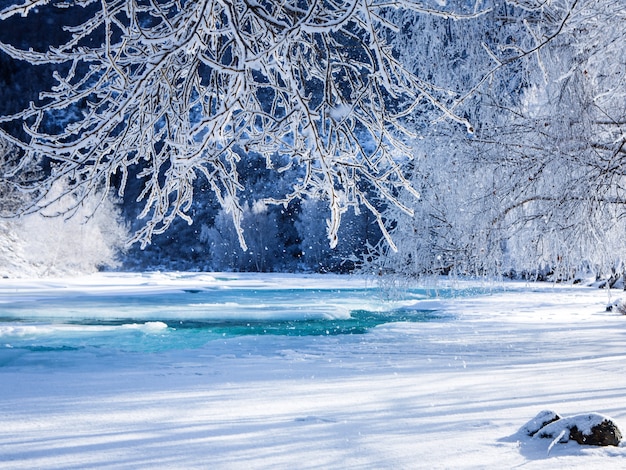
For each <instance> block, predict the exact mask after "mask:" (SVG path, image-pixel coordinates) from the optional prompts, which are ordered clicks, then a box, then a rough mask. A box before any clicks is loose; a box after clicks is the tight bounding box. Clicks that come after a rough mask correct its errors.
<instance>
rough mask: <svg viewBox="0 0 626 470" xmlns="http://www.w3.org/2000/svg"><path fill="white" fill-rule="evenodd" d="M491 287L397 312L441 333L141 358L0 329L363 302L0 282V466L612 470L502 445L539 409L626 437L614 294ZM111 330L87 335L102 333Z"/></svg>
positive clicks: (147, 325) (230, 279) (332, 280)
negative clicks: (162, 310) (216, 303)
mask: <svg viewBox="0 0 626 470" xmlns="http://www.w3.org/2000/svg"><path fill="white" fill-rule="evenodd" d="M457 286H460V287H464V286H466V284H464V283H462V282H459V283H457ZM505 287H506V289H505V290H502V289H499V288H494V289H484V290H483V291H482V293H478V294H476V295H473V296H460V297H453V298H443V297H441V298H437V299H422V298H420V297H419V296H418V297H416V298H414V299H412V300H410V301H406V300H405V301H404V303H403V308H405V309H411V308H413V309H415V310H416V311H417V310H423V309H432V310H436V311H438V312H440V313H441V314H442V315H443V316H442V319H441V321H427V322H404V321H403V322H398V321H396V322H391V323H382V324H378V325H377V326H374V327H372V328H371V329H369V331H368V332H366V333H365V334H336V335H324V334H321V335H308V336H288V335H274V334H267V335H253V334H247V335H241V336H236V335H235V336H230V337H229V336H226V337H223V338H215V339H212V340H210V341H207V342H205V343H201V344H194V345H190V347H189V348H188V349H185V348H181V347H178V348H172V349H167V348H163V349H159V350H151V351H147V352H146V351H142V350H140V348H139V349H136V350H133V349H132V348H131V349H128V348H115V347H112V346H111V345H112V344H113V343H103V345H102V346H98V347H83V348H48V349H46V348H41V349H37V348H31V349H25V348H23V347H21V346H19V344H22V343H19V341H21V340H20V339H19V338H20V337H21V338H24V336H28V335H38V334H41V329H42V328H43V329H46V328H47V329H48V331H49V334H50V335H52V336H55V335H59V334H61V335H63V334H68V331H67V330H68V329H70V330H71V328H72V327H79V328H87V329H89V327H91V328H96V326H93V325H82V326H81V325H74V324H71V323H63V322H55V321H53V319H50V318H46V319H39V320H38V321H16V320H15V319H13V318H10V317H12V316H15V315H16V314H17V313H16V312H18V311H19V310H20V309H22V310H24V309H31V310H33V311H34V310H35V306H37V305H39V304H42V305H43V304H45V302H51V303H50V304H45V305H52V304H54V305H56V306H57V307H58V306H59V305H62V303H63V300H67V302H68V304H70V303H72V302H74V301H75V299H76V298H81V299H82V298H84V297H85V296H94V298H97V299H98V302H104V301H105V300H106V298H109V299H110V301H111V302H113V303H114V302H115V299H116V298H117V297H118V296H119V295H127V296H130V298H139V297H141V296H148V297H150V296H154V295H163V294H164V293H168V292H180V291H189V290H196V289H213V288H216V289H218V290H228V289H248V288H254V289H258V290H259V291H261V290H263V289H271V290H276V289H278V290H280V289H285V290H289V289H290V290H293V289H305V288H309V289H310V288H319V289H363V288H366V289H373V290H375V289H376V287H375V285H374V284H373V283H372V282H371V281H368V280H366V279H363V278H352V277H340V276H292V275H290V276H287V275H235V274H225V275H220V274H215V275H206V274H185V275H183V274H167V273H164V274H150V275H130V274H128V275H112V274H100V275H97V276H91V277H86V278H81V279H58V280H12V279H3V280H0V317H1V322H0V346H2V347H1V348H0V396H1V397H2V398H1V399H0V420H1V422H2V426H0V467H1V468H11V469H22V468H23V469H32V468H63V469H71V468H103V467H104V468H120V469H124V468H126V469H137V468H148V467H152V468H180V469H192V468H212V469H237V468H244V469H254V468H268V469H269V468H272V469H281V468H284V469H294V468H298V469H300V468H302V469H306V468H362V469H381V468H393V469H403V468H405V469H413V468H431V469H435V468H524V469H534V468H580V469H589V468H623V467H626V448H625V447H624V446H620V447H603V448H600V447H585V446H580V445H578V444H576V443H574V442H568V443H563V444H561V443H557V444H555V445H553V446H552V447H551V448H550V446H551V444H552V442H551V440H550V439H533V438H530V437H524V436H523V435H522V434H521V433H519V432H518V431H519V429H520V427H522V426H523V425H524V424H525V423H527V422H528V421H529V420H530V419H532V418H533V417H534V416H535V415H536V414H537V413H538V412H539V411H541V410H545V409H550V410H554V411H556V412H557V413H559V414H560V415H561V416H571V415H579V414H583V413H590V412H597V413H601V414H603V415H606V416H609V417H611V418H612V419H613V420H615V422H616V423H617V424H618V425H619V426H621V428H622V431H624V430H626V407H625V404H626V348H625V347H624V344H625V342H626V316H623V315H620V314H618V313H614V312H607V311H606V310H605V307H606V305H607V303H608V302H609V301H611V300H614V297H615V296H617V295H619V294H620V292H619V291H613V292H612V293H610V292H607V291H603V290H597V289H592V288H588V287H567V286H553V285H536V284H529V285H525V284H514V283H511V284H506V285H505ZM477 292H480V291H477ZM610 294H612V295H613V299H611V298H609V295H610ZM103 299H105V300H103ZM358 301H359V299H358V298H357V299H354V298H352V299H350V298H345V299H343V304H342V305H341V306H340V307H341V308H342V309H348V311H350V310H353V309H354V308H357V307H356V306H357V305H358ZM364 302H369V304H368V305H369V307H370V308H371V307H372V302H373V300H372V299H371V298H367V299H364ZM394 302H398V301H394ZM18 304H19V305H18ZM16 305H17V306H16ZM115 305H118V304H115ZM291 307H293V306H291ZM291 307H290V308H291ZM329 307H335V306H329ZM55 308H56V307H55ZM116 308H118V307H116ZM209 310H210V308H209ZM56 312H57V314H58V312H59V310H56ZM35 314H36V312H35ZM111 314H112V315H113V314H114V313H111ZM7 315H8V317H7ZM98 315H103V313H102V311H101V310H100V311H99V313H98ZM194 315H196V313H194ZM35 316H36V315H35ZM144 319H145V321H144ZM123 325H125V326H124V329H125V330H126V332H127V333H128V334H132V335H135V336H131V337H128V338H126V340H125V341H142V338H144V337H150V336H151V335H163V334H165V332H166V331H167V330H168V329H170V328H168V326H167V325H166V324H165V323H164V318H159V315H157V317H156V318H151V317H150V318H149V317H148V316H145V315H143V314H142V315H141V316H140V319H139V320H137V321H135V322H127V323H123ZM119 326H121V325H106V324H102V325H100V326H98V328H102V329H103V330H106V328H109V329H110V330H111V331H113V333H114V334H115V335H117V334H120V331H121V330H120V329H119V328H118V329H116V328H117V327H119ZM81 331H82V330H81ZM106 332H107V331H101V332H98V334H105V333H106ZM81 334H82V333H81ZM90 334H91V333H90ZM20 335H21V336H20ZM11 342H16V344H17V346H15V347H11Z"/></svg>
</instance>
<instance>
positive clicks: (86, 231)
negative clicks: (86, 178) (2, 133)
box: [0, 139, 128, 277]
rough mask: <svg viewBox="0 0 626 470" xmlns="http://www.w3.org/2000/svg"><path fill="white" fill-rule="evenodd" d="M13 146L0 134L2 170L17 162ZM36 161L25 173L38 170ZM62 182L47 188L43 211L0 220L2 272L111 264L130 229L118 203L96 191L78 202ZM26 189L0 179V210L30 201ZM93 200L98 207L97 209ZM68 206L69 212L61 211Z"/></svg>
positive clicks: (39, 272)
mask: <svg viewBox="0 0 626 470" xmlns="http://www.w3.org/2000/svg"><path fill="white" fill-rule="evenodd" d="M17 155H18V154H17V153H16V151H15V149H14V148H12V147H11V146H10V145H8V144H7V143H6V142H4V141H2V140H1V139H0V162H2V168H3V170H4V171H7V172H8V171H9V170H10V169H11V168H13V167H14V166H15V165H16V164H17V163H16V160H18V156H17ZM40 172H41V169H39V168H38V167H36V166H34V167H33V168H31V169H30V171H29V172H28V173H25V174H24V177H29V176H30V175H31V174H35V175H36V174H38V173H40ZM60 185H61V182H58V183H57V185H56V186H55V187H54V188H53V189H52V191H50V192H49V193H48V198H50V200H49V201H43V202H44V203H43V204H42V206H45V209H44V210H42V212H36V213H29V214H26V215H23V216H22V217H19V218H11V219H8V218H7V219H5V220H0V275H1V276H10V277H20V276H48V275H58V274H77V273H87V272H93V271H95V270H97V269H99V268H102V267H113V266H116V264H117V262H118V257H117V256H118V254H119V252H120V250H121V249H122V248H123V246H124V244H125V241H126V239H127V238H128V232H127V230H126V227H125V224H124V223H123V222H122V221H121V218H120V214H119V207H117V206H116V205H115V204H114V203H113V202H111V201H110V200H108V199H106V198H103V197H102V196H101V195H98V194H95V195H94V196H93V197H90V198H88V199H84V200H83V201H82V202H81V203H80V204H76V200H75V199H74V198H73V197H72V195H71V193H69V192H68V191H67V190H66V188H63V187H61V186H60ZM29 198H30V195H29V194H25V193H22V192H19V191H16V190H15V187H14V185H13V183H12V182H11V181H9V182H7V181H6V180H5V179H4V178H3V179H2V180H0V207H1V208H2V210H3V213H5V214H6V212H11V211H16V210H17V209H18V208H19V207H22V206H24V205H29V204H31V201H30V200H29ZM96 206H98V210H97V211H96ZM70 208H71V212H72V214H73V217H71V218H69V219H68V218H65V217H62V216H59V214H63V213H66V212H67V211H68V209H70Z"/></svg>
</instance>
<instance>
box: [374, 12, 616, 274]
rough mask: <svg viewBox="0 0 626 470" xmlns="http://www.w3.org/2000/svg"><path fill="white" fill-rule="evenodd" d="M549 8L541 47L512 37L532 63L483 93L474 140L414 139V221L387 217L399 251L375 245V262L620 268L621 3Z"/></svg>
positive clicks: (441, 268) (502, 269) (485, 269)
mask: <svg viewBox="0 0 626 470" xmlns="http://www.w3.org/2000/svg"><path fill="white" fill-rule="evenodd" d="M546 6H547V7H550V9H549V10H548V11H547V13H550V14H549V15H547V16H546V20H545V21H542V22H535V23H532V24H528V28H529V29H530V30H531V31H532V32H533V34H532V40H533V41H535V42H536V44H540V45H541V47H539V48H537V47H535V46H532V47H530V48H528V46H526V47H521V46H520V44H519V43H518V42H513V44H515V46H514V49H515V50H517V51H518V53H519V51H522V52H521V54H522V56H523V57H521V59H526V62H527V63H528V66H527V67H518V68H517V75H514V76H511V75H509V74H507V75H504V76H501V75H499V74H498V73H494V74H493V75H492V77H490V81H489V82H485V84H484V85H485V86H484V87H483V88H482V89H480V90H478V92H479V93H477V94H476V98H477V100H476V101H475V102H476V107H475V108H474V109H473V110H468V112H471V113H472V119H473V120H474V122H476V124H477V126H476V133H475V136H474V137H472V138H471V139H465V138H464V136H461V135H459V134H458V133H457V132H456V130H454V129H450V128H446V129H444V132H445V134H447V137H445V136H442V135H439V136H436V137H432V136H425V138H424V139H423V140H422V141H419V142H417V143H416V144H415V148H416V149H417V150H416V154H417V158H416V160H415V163H414V169H413V174H412V176H411V180H412V181H413V184H414V186H415V187H416V188H417V189H418V190H419V191H420V193H421V195H422V197H421V199H420V200H419V201H417V202H416V203H414V204H412V207H413V208H414V209H415V211H416V212H417V214H418V215H417V216H416V217H414V218H407V217H404V216H403V215H402V214H399V213H397V211H395V210H394V209H393V208H391V209H390V211H392V213H386V214H385V215H386V217H388V218H389V219H393V220H396V227H395V229H394V230H393V233H392V236H393V237H394V239H395V240H396V242H397V244H398V247H399V248H400V252H399V253H398V254H392V253H388V252H387V250H386V249H385V248H384V247H382V246H379V247H376V250H374V251H375V253H378V256H375V258H376V261H375V263H374V267H379V268H381V269H388V270H392V271H400V272H404V273H411V274H416V273H417V274H421V273H430V272H449V271H456V272H461V273H468V274H484V273H498V274H503V273H509V272H524V273H526V274H529V275H532V274H533V273H539V274H542V275H544V274H547V273H552V275H553V276H554V278H557V279H571V278H572V276H573V275H574V273H575V271H576V270H577V269H580V268H591V269H592V270H594V271H595V272H597V273H601V274H607V273H609V274H610V272H611V270H618V271H619V270H620V269H622V268H621V267H620V262H622V261H623V260H624V254H625V252H626V237H624V230H625V229H626V227H625V226H624V215H625V211H624V208H625V206H624V203H625V202H626V198H625V194H624V183H625V182H626V181H625V180H624V176H625V175H624V163H625V162H624V155H625V153H624V152H625V149H624V145H625V141H626V140H625V139H626V132H625V131H626V127H625V126H624V116H626V87H625V86H624V84H625V83H624V80H625V77H626V62H625V59H624V56H623V54H622V53H621V52H620V51H621V50H622V49H623V44H624V43H625V42H626V27H625V26H624V24H626V23H625V22H624V19H625V15H626V6H625V5H623V4H622V3H619V2H611V1H607V0H579V1H577V2H572V3H566V2H563V3H560V5H559V2H552V3H549V2H547V3H546ZM549 18H553V20H552V21H551V22H550V21H547V19H549ZM555 31H556V32H558V34H555ZM493 50H495V49H492V51H493ZM527 51H531V52H532V53H529V54H527V53H526V52H527ZM494 60H497V57H494ZM523 63H524V60H520V61H518V62H517V64H523ZM508 71H509V72H510V71H511V68H509V69H508ZM511 84H513V86H514V89H513V90H511V89H510V87H511ZM507 90H509V92H508V93H509V94H508V95H507ZM511 92H514V93H511ZM442 134H443V135H445V134H444V133H442ZM422 234H428V235H427V236H423V235H422ZM381 252H382V255H381Z"/></svg>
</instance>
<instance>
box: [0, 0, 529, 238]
mask: <svg viewBox="0 0 626 470" xmlns="http://www.w3.org/2000/svg"><path fill="white" fill-rule="evenodd" d="M487 3H488V2H487ZM511 3H512V4H517V3H520V4H523V6H527V5H526V4H529V5H530V4H532V3H534V2H532V1H530V0H529V1H523V2H521V1H517V0H516V1H512V2H511ZM483 4H485V2H483V1H478V0H477V1H476V2H472V1H470V2H454V3H453V4H452V5H450V6H445V2H440V1H435V0H432V1H431V0H427V1H424V2H413V1H411V0H392V1H388V2H372V1H370V0H322V1H320V0H300V1H293V2H278V1H273V0H261V1H258V0H236V1H233V2H230V1H223V0H194V1H191V0H73V1H63V2H49V1H48V0H20V1H17V0H16V1H13V2H3V5H4V7H3V9H2V10H0V21H1V22H2V23H0V24H1V25H2V27H3V28H5V25H11V28H12V30H14V31H17V30H18V28H21V29H22V30H26V29H27V28H28V21H29V19H31V18H33V17H35V18H36V17H38V16H39V15H48V16H46V18H49V19H50V21H51V22H52V26H51V27H53V26H54V25H55V24H59V22H60V26H62V27H63V31H61V32H59V31H55V33H54V35H52V34H50V35H49V37H51V38H52V37H54V38H55V39H56V42H55V43H54V44H49V47H47V48H40V49H37V48H34V47H30V46H29V44H25V43H24V41H23V40H20V38H13V39H11V38H7V39H6V40H4V41H3V42H0V51H2V52H3V53H5V54H8V55H9V56H10V57H12V58H13V59H15V60H21V61H26V62H28V63H30V64H32V65H34V66H42V67H43V66H45V67H48V68H47V69H44V70H53V71H54V72H53V78H54V81H55V84H54V86H52V87H51V88H50V89H49V90H44V91H43V92H42V93H41V94H40V97H39V99H38V100H36V101H35V102H33V103H31V104H30V105H29V106H27V107H26V108H25V109H23V110H22V111H20V112H16V113H13V114H10V115H7V116H4V117H1V118H0V127H1V128H2V129H4V131H1V132H2V133H3V134H4V136H5V137H6V138H8V139H10V140H11V141H12V142H13V143H14V144H15V145H16V146H18V147H19V149H20V151H21V152H22V153H23V159H22V161H23V162H24V164H25V165H26V164H27V163H26V162H29V161H32V160H39V159H45V161H46V164H47V165H48V166H49V171H48V172H47V173H46V175H45V177H44V178H42V179H39V180H37V181H35V182H33V184H34V185H37V186H38V187H39V188H42V189H43V190H44V191H43V192H42V194H41V196H40V200H45V193H46V191H47V190H50V188H52V185H53V183H54V182H55V181H57V180H64V183H65V184H66V185H67V186H66V187H67V188H68V190H69V191H72V192H73V193H75V194H80V195H81V196H79V200H80V198H83V197H87V195H88V194H91V193H93V192H96V191H105V192H106V191H107V190H108V189H109V188H111V187H116V188H120V190H121V191H123V188H124V187H125V185H126V182H127V178H128V177H129V175H134V174H136V175H137V176H138V177H139V178H140V179H141V181H142V186H143V190H142V191H141V193H140V195H139V197H138V199H139V200H140V201H142V202H143V205H144V208H143V212H142V213H141V214H140V217H141V218H144V220H145V224H144V225H143V227H142V228H141V229H140V230H139V231H138V232H137V233H136V235H135V238H134V239H135V240H141V242H142V243H144V244H145V243H148V242H149V240H150V238H151V236H152V235H153V234H158V233H161V232H163V231H165V230H166V229H167V227H168V226H169V225H170V224H171V223H172V221H173V220H174V219H175V218H176V217H182V218H183V219H186V220H188V221H189V222H190V223H191V217H190V215H189V210H190V207H191V205H192V201H193V194H194V188H195V187H197V185H198V180H200V179H204V183H202V184H203V185H205V186H207V187H210V189H211V190H212V191H213V192H214V193H215V195H216V197H217V199H218V200H219V202H220V204H221V205H222V207H223V208H224V210H225V211H226V212H228V213H229V214H230V216H231V217H232V219H233V220H234V226H235V228H236V231H237V235H238V239H239V242H240V244H241V245H242V246H244V247H245V240H244V238H243V233H242V227H241V220H242V215H243V204H241V203H240V200H239V192H240V191H241V189H242V186H241V183H240V181H239V177H238V173H237V171H236V166H237V161H238V160H239V159H240V158H241V152H240V151H237V150H236V148H235V147H240V148H241V149H244V151H248V150H250V151H255V152H258V153H259V154H261V155H263V157H264V158H265V164H266V166H267V167H268V168H274V169H275V170H276V171H278V172H281V171H288V170H290V169H291V170H293V171H294V179H293V185H292V187H291V188H290V190H289V191H287V192H286V193H285V194H283V195H282V196H281V197H277V198H273V199H272V201H273V202H283V203H286V202H288V201H290V200H292V199H293V198H299V197H302V196H311V197H313V198H318V199H320V200H323V201H325V203H326V206H327V207H328V208H329V210H330V216H329V217H328V221H327V236H328V237H329V238H330V245H331V246H335V245H336V243H337V233H338V229H339V224H340V220H341V217H342V215H343V214H344V213H345V212H346V211H347V210H348V208H350V207H357V206H362V207H364V208H366V209H367V210H370V211H371V212H372V213H373V215H374V218H375V220H377V221H378V224H379V226H380V229H381V230H382V231H383V233H384V234H386V233H387V230H386V227H385V221H384V219H383V217H382V216H381V214H380V208H381V207H382V206H383V205H384V204H386V203H379V201H380V200H385V201H388V203H391V204H397V205H398V207H400V208H402V209H403V210H405V211H406V212H409V213H410V212H411V209H410V208H409V207H407V206H406V205H405V204H403V203H401V202H400V201H398V200H397V198H396V195H397V193H398V191H399V190H400V189H403V190H404V191H408V192H409V193H411V192H413V193H414V194H415V195H416V193H415V192H414V191H413V190H412V189H411V188H410V185H409V184H408V182H407V180H406V178H405V176H404V173H403V168H402V167H403V164H404V162H405V161H406V160H407V159H408V158H410V152H409V150H408V148H407V147H406V146H405V144H404V142H403V139H404V137H405V136H406V135H407V134H410V132H408V128H407V126H406V125H405V124H406V123H405V118H406V117H407V116H409V115H412V114H415V113H417V114H419V116H420V119H421V120H427V121H432V120H436V119H439V118H443V119H449V120H452V121H453V122H456V123H459V124H461V125H462V127H463V128H464V129H468V130H471V125H470V123H469V121H468V120H467V119H466V118H465V117H464V116H463V115H462V114H461V113H459V112H457V111H456V108H457V106H458V104H459V100H460V99H461V98H462V97H461V96H459V94H458V93H452V92H450V91H449V90H448V89H447V88H445V87H443V88H442V87H439V86H435V85H434V84H432V83H431V82H429V80H428V77H429V73H428V67H427V66H426V67H425V68H424V69H423V70H421V69H420V70H417V69H414V70H412V71H409V70H408V69H407V68H406V67H405V66H404V65H403V63H402V62H401V61H400V60H399V59H398V57H399V56H398V54H397V53H396V52H395V51H394V49H393V48H392V47H391V41H392V39H393V37H394V36H395V35H397V34H399V33H400V32H401V30H402V25H401V24H398V23H396V22H394V14H393V12H394V11H395V10H396V9H402V10H406V11H412V12H415V13H416V14H420V15H426V16H437V17H441V18H448V19H450V20H451V21H455V20H459V19H464V18H465V19H470V18H477V17H480V16H481V14H483V13H484V11H486V10H488V6H486V7H484V8H483ZM52 11H55V12H59V11H60V12H61V13H60V14H58V15H50V13H51V12H52ZM52 18H55V19H54V20H53V19H52ZM424 34H425V35H428V34H429V32H425V33H424ZM416 40H417V41H419V40H420V39H416ZM407 47H411V46H410V45H409V46H407ZM441 66H443V68H445V67H446V66H447V64H445V63H443V64H442V63H437V64H434V65H432V67H441ZM490 66H493V64H491V65H490ZM487 75H489V73H488V71H483V70H475V75H474V76H473V77H472V78H473V81H475V82H480V81H482V80H483V79H485V77H486V76H487ZM18 123H21V124H23V128H22V131H20V132H16V131H15V129H16V124H18ZM244 155H245V153H244ZM285 157H286V161H285ZM278 161H280V164H278V163H277V162H278ZM295 170H297V171H295ZM372 195H376V197H372ZM388 241H389V242H390V243H393V242H392V241H391V239H388Z"/></svg>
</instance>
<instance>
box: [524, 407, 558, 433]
mask: <svg viewBox="0 0 626 470" xmlns="http://www.w3.org/2000/svg"><path fill="white" fill-rule="evenodd" d="M559 419H561V417H560V416H559V415H558V414H557V413H555V412H554V411H552V410H543V411H540V412H539V413H538V414H537V416H535V417H534V418H533V419H531V420H530V421H528V422H527V423H526V424H525V425H524V426H522V428H521V429H520V432H521V433H523V434H525V435H526V436H534V435H535V434H537V431H539V430H540V429H542V428H543V427H544V426H546V425H548V424H550V423H552V422H554V421H557V420H559Z"/></svg>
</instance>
